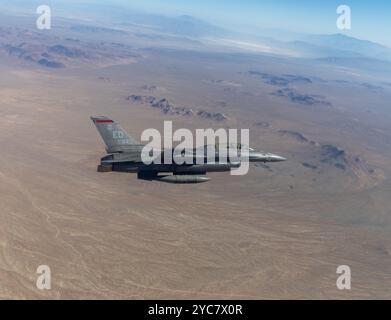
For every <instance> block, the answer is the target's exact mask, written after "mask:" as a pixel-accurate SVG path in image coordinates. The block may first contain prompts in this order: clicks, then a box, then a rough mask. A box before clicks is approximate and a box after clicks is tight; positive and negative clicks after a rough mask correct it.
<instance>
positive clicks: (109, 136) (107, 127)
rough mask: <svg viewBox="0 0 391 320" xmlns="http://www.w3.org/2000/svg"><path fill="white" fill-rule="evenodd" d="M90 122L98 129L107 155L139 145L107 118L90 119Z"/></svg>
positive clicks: (117, 124)
mask: <svg viewBox="0 0 391 320" xmlns="http://www.w3.org/2000/svg"><path fill="white" fill-rule="evenodd" d="M91 120H92V121H93V122H94V124H95V126H96V128H97V129H98V131H99V133H100V135H101V137H102V139H103V141H104V142H105V144H106V147H107V148H106V150H107V152H109V153H115V152H121V151H122V150H124V149H126V148H127V147H129V146H133V145H139V144H140V143H139V142H137V141H136V140H135V139H133V138H132V137H131V136H130V135H129V134H128V133H127V132H126V131H125V130H124V129H122V127H121V126H120V125H119V123H117V122H115V121H113V120H111V119H110V118H108V117H91Z"/></svg>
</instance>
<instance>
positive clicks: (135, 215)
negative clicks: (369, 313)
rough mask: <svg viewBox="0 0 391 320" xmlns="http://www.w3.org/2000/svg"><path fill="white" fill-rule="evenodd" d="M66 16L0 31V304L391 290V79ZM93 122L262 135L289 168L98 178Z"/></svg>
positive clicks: (133, 129)
mask: <svg viewBox="0 0 391 320" xmlns="http://www.w3.org/2000/svg"><path fill="white" fill-rule="evenodd" d="M20 19H22V18H20ZM22 20H23V19H22ZM3 21H4V20H3ZM23 21H24V20H23ZM68 23H69V22H66V21H65V22H64V23H63V24H62V25H61V28H60V29H61V30H60V31H57V33H55V35H52V34H51V33H43V32H39V31H32V32H30V31H25V32H20V30H29V29H28V28H27V25H25V26H23V24H22V26H20V25H19V27H14V26H11V27H9V26H4V25H2V26H1V28H0V32H1V38H0V102H1V107H0V148H1V156H0V298H2V299H9V298H11V299H16V298H22V299H26V298H32V299H41V298H53V299H58V298H61V299H81V298H91V299H95V298H102V299H108V298H118V299H144V298H158V299H160V298H205V299H214V298H224V299H226V298H227V299H261V298H270V299H278V298H284V299H285V298H299V299H303V298H311V299H322V298H327V299H330V298H335V299H339V298H354V299H363V298H370V299H379V298H391V289H390V288H391V198H390V191H391V169H390V168H391V130H390V125H391V110H390V108H389V107H390V104H389V101H390V99H391V84H390V82H388V80H387V79H382V78H379V79H378V78H376V77H374V76H369V75H365V74H360V73H358V72H357V73H354V72H353V71H351V70H349V69H347V68H337V67H335V68H331V67H330V66H328V65H326V66H323V65H321V64H316V65H315V64H312V63H311V62H309V61H307V60H303V61H302V60H299V59H293V58H292V59H289V58H285V57H277V56H272V55H263V54H251V53H247V54H240V53H238V52H235V51H234V50H233V51H231V52H221V51H218V50H216V51H213V50H201V49H199V48H198V47H197V46H198V44H197V43H193V42H190V41H189V43H182V46H181V48H178V47H179V45H178V44H175V43H172V44H171V43H169V44H164V45H161V46H154V45H153V41H154V40H153V39H154V38H147V37H145V36H142V35H138V38H137V36H134V35H132V34H126V35H124V34H121V33H120V34H107V33H108V32H109V31H108V30H94V35H93V36H92V35H90V33H88V30H89V29H87V31H86V30H85V29H83V28H81V27H80V26H78V28H79V29H77V28H76V29H75V28H73V29H72V28H70V29H69V24H68ZM80 30H82V31H80ZM99 31H100V32H101V33H102V34H99ZM86 33H87V35H86ZM87 36H88V37H89V40H88V41H87V40H85V38H86V37H87ZM83 37H85V38H83ZM93 38H96V39H93ZM98 38H99V40H97V39H98ZM125 39H126V40H125ZM151 39H152V40H151ZM159 41H160V42H164V41H167V42H168V41H169V40H165V39H163V40H161V39H159ZM170 41H171V40H170ZM175 41H176V40H175ZM99 43H100V44H99ZM119 43H121V45H119ZM43 48H45V49H43ZM48 48H49V49H48ZM116 48H117V49H116ZM185 48H186V49H185ZM42 50H47V51H46V53H42ZM72 50H73V51H72ZM37 55H42V57H45V58H37ZM26 57H29V58H26ZM42 59H46V60H42ZM54 60H55V61H56V62H55V64H53V63H54V62H53V61H54ZM37 61H38V63H37ZM132 96H133V98H132ZM135 96H139V97H140V99H141V103H140V101H138V100H137V99H135V98H134V97H135ZM144 96H153V97H156V98H157V99H167V101H169V103H170V108H169V109H167V110H161V109H159V108H153V107H151V106H150V105H149V104H148V103H143V102H142V98H143V97H144ZM181 108H182V109H181ZM183 109H185V110H191V111H192V112H191V113H190V114H187V115H184V114H182V113H181V112H182V111H181V110H183ZM200 111H202V112H200ZM91 115H107V116H110V117H112V118H114V119H115V120H117V121H119V122H120V123H121V125H122V126H123V127H124V128H125V129H126V130H127V131H128V132H129V133H130V134H132V135H133V136H134V137H136V138H138V139H139V138H140V134H141V132H142V131H143V130H145V129H146V128H158V129H160V128H162V126H163V120H165V119H169V120H173V121H174V126H175V128H181V127H185V128H189V129H192V130H194V129H196V128H209V127H211V128H215V129H217V128H220V127H224V128H228V127H230V128H250V132H251V145H252V146H253V147H254V148H257V149H261V150H266V151H270V152H273V153H277V154H281V155H283V156H286V157H287V158H288V161H287V162H284V163H281V164H280V163H278V164H273V165H252V166H251V169H250V172H249V174H248V175H246V176H242V177H234V176H230V175H229V174H228V173H219V174H211V175H210V176H211V177H212V180H211V181H210V182H208V183H205V184H201V185H169V184H163V183H159V182H145V181H141V180H138V179H137V176H136V175H133V174H120V173H98V172H97V171H96V166H97V164H98V163H99V159H100V157H101V156H103V155H104V145H103V143H102V141H101V139H100V137H99V135H98V133H97V131H96V130H95V128H94V126H93V124H92V123H91V121H90V120H89V117H90V116H91ZM39 265H48V266H50V268H51V271H52V289H51V290H48V291H40V290H38V289H37V288H36V286H35V282H36V279H37V274H36V270H37V267H38V266H39ZM339 265H349V266H350V267H351V270H352V290H350V291H340V290H338V289H337V287H336V280H337V277H338V275H337V274H336V270H337V267H338V266H339Z"/></svg>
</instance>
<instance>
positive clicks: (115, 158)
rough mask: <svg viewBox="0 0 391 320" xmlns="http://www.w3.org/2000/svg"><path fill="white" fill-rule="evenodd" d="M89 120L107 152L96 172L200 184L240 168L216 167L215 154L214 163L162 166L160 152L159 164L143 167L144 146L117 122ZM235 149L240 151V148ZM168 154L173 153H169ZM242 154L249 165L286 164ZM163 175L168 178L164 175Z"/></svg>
mask: <svg viewBox="0 0 391 320" xmlns="http://www.w3.org/2000/svg"><path fill="white" fill-rule="evenodd" d="M91 120H92V121H93V122H94V124H95V126H96V128H97V129H98V131H99V133H100V135H101V136H102V139H103V141H104V142H105V144H106V151H107V155H106V156H104V157H103V158H101V163H100V165H99V166H98V172H110V171H118V172H132V173H137V176H138V178H139V179H143V180H149V181H152V180H157V181H161V182H167V183H202V182H206V181H209V180H210V178H208V177H207V176H206V173H207V172H225V171H230V170H231V169H232V168H237V167H239V166H240V161H239V162H238V161H230V159H228V161H225V162H224V163H219V156H218V153H216V157H215V159H216V160H215V161H214V163H210V162H208V161H206V160H205V161H204V162H203V163H202V164H198V163H199V162H196V161H194V162H192V163H191V164H182V165H178V164H176V163H175V161H173V163H169V164H165V163H164V157H163V154H164V152H166V151H167V150H166V151H161V153H160V156H161V161H160V164H155V163H152V164H145V163H144V162H143V161H142V157H141V153H142V150H143V148H144V147H145V145H143V144H141V143H140V142H138V141H136V140H135V139H133V138H132V137H131V136H129V134H128V133H127V132H126V131H125V130H124V129H122V127H121V126H120V125H119V124H118V123H117V122H115V121H113V120H111V119H110V118H108V117H91ZM207 147H208V146H205V147H204V148H207ZM231 147H232V146H231ZM235 147H237V148H238V149H242V148H243V149H244V147H242V146H241V145H240V144H238V145H237V146H235ZM228 148H229V147H228ZM205 150H206V149H205ZM215 150H218V148H215ZM169 152H173V150H170V151H169ZM246 152H247V156H248V160H249V161H250V162H280V161H285V160H286V159H285V158H283V157H280V156H278V155H275V154H272V153H264V152H257V151H255V150H253V149H251V148H249V147H247V148H246ZM191 154H193V155H194V157H196V154H197V152H196V150H191ZM205 154H206V153H205ZM160 173H163V175H160ZM167 173H171V174H169V175H168V174H167Z"/></svg>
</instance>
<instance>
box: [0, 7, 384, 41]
mask: <svg viewBox="0 0 391 320" xmlns="http://www.w3.org/2000/svg"><path fill="white" fill-rule="evenodd" d="M3 2H4V3H8V5H9V0H7V1H5V0H0V4H1V3H3ZM12 3H13V4H15V3H24V4H26V3H28V4H29V6H33V3H40V4H43V3H45V4H49V5H51V6H53V9H55V6H56V4H59V3H61V5H62V6H63V7H67V9H68V8H69V10H71V11H72V10H74V8H77V7H78V6H79V5H80V4H83V3H84V4H85V3H87V4H90V7H91V6H94V5H93V4H94V3H95V4H97V3H98V4H101V5H105V6H106V5H114V4H115V5H121V6H126V7H129V8H133V9H136V10H142V11H147V12H151V13H160V14H165V15H182V14H187V15H192V16H195V17H198V18H203V19H206V20H208V21H209V22H212V23H215V24H223V25H225V26H226V27H227V26H228V27H229V28H231V29H235V28H236V27H240V26H258V27H263V28H276V29H282V30H290V31H297V32H305V33H328V34H330V33H339V32H341V30H339V29H338V28H337V27H336V20H337V17H338V15H337V13H336V9H337V7H338V6H339V5H342V4H344V5H348V6H350V8H351V10H352V29H351V30H350V31H348V32H344V33H346V34H347V35H351V36H354V37H357V38H361V39H367V40H371V41H375V42H379V43H382V44H386V45H387V46H389V47H391V36H390V34H391V0H346V1H344V0H29V1H26V0H14V1H12ZM72 4H73V5H75V6H73V5H72ZM84 8H85V6H84ZM67 11H68V10H67ZM102 11H104V9H102ZM103 13H104V12H103Z"/></svg>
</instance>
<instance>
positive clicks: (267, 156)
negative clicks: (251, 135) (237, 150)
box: [249, 152, 287, 162]
mask: <svg viewBox="0 0 391 320" xmlns="http://www.w3.org/2000/svg"><path fill="white" fill-rule="evenodd" d="M249 160H250V162H281V161H286V160H287V159H286V158H284V157H281V156H278V155H276V154H272V153H261V152H251V153H250V155H249Z"/></svg>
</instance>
